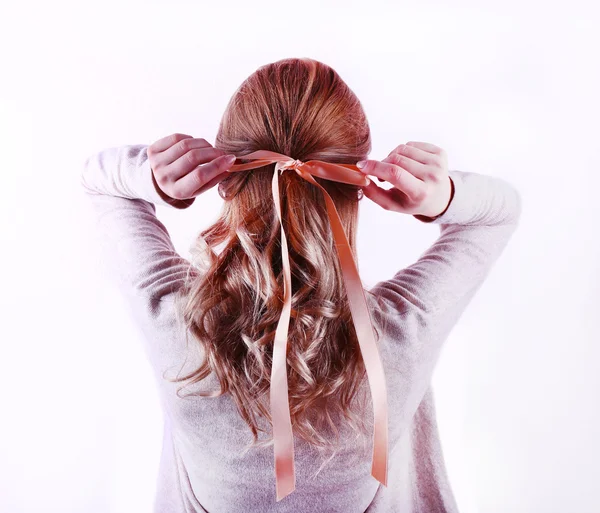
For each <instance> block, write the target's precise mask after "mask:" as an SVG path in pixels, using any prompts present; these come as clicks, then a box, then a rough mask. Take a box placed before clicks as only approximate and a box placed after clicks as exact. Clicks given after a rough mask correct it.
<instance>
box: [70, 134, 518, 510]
mask: <svg viewBox="0 0 600 513" xmlns="http://www.w3.org/2000/svg"><path fill="white" fill-rule="evenodd" d="M450 177H451V178H452V181H453V182H454V197H453V199H452V201H451V203H450V206H449V208H448V209H447V210H446V212H445V213H444V214H443V215H442V216H441V217H439V218H437V219H436V220H434V221H433V223H435V224H438V225H439V226H440V234H439V237H438V238H437V240H436V241H435V242H434V243H433V244H432V245H431V246H430V247H429V248H428V249H427V250H426V251H425V252H424V253H423V254H422V255H421V256H420V258H419V259H418V260H417V261H416V262H415V263H414V264H412V265H410V266H409V267H406V268H404V269H400V270H398V272H397V273H396V274H395V275H394V276H392V277H391V278H390V279H388V280H386V281H381V282H379V283H377V284H376V285H375V286H374V287H372V288H371V289H370V290H371V292H373V293H374V294H376V296H377V297H378V298H379V300H380V304H379V305H376V304H375V303H374V302H373V301H371V308H372V318H373V322H374V323H377V324H378V325H379V326H381V325H382V324H385V333H384V338H383V339H382V341H381V342H380V344H381V345H380V355H381V358H382V361H383V366H384V371H385V374H386V385H387V392H388V407H389V447H390V461H389V479H388V486H387V488H386V487H384V486H383V485H381V484H380V483H379V482H378V481H377V480H375V479H374V478H373V477H372V476H371V474H370V468H371V455H372V438H371V439H370V440H368V441H366V442H365V444H360V445H359V444H357V443H356V442H355V441H353V435H354V434H353V433H349V432H347V431H345V430H344V429H343V427H342V432H341V436H342V440H347V443H346V445H345V446H344V448H343V450H341V451H340V452H339V453H338V454H337V455H336V456H335V458H333V459H332V460H331V461H329V462H328V463H327V464H325V465H324V466H323V467H322V469H321V470H320V471H319V472H318V473H317V471H318V470H319V467H321V464H322V463H323V461H322V460H320V459H319V455H318V453H316V452H315V451H314V450H313V449H312V448H311V447H310V446H308V445H307V444H305V443H304V442H303V441H301V440H298V439H296V440H295V464H296V490H295V491H294V492H292V493H291V494H290V495H288V496H287V497H285V498H284V499H283V500H281V501H279V502H276V500H275V475H274V468H273V449H272V446H271V447H269V448H268V449H252V450H250V451H248V452H246V453H245V454H243V455H242V450H243V449H244V448H245V447H246V445H247V444H248V443H249V442H250V441H251V439H252V437H251V434H250V430H249V428H248V427H247V426H246V424H245V423H244V421H243V420H242V419H241V418H240V416H239V414H238V412H237V409H236V408H235V405H234V402H233V400H232V399H231V396H230V395H228V394H226V395H223V396H221V397H217V398H205V399H202V398H198V397H193V398H181V397H178V396H177V395H176V391H177V388H178V387H179V386H181V383H177V384H173V383H170V382H168V381H166V380H164V379H163V373H165V376H167V377H171V378H173V377H175V376H176V375H177V373H178V371H182V372H183V371H189V370H192V369H193V368H195V367H196V366H197V364H198V363H199V362H200V359H199V353H191V354H187V353H186V346H185V328H184V327H183V326H181V325H180V324H179V323H178V322H177V319H176V316H175V312H174V304H173V294H174V293H175V292H176V291H177V290H178V288H179V287H180V286H181V285H182V283H183V279H184V278H185V276H186V274H187V272H188V271H189V270H190V269H192V270H194V269H195V268H194V267H193V266H192V267H190V266H191V264H190V261H188V260H187V259H186V258H184V257H182V256H181V255H179V254H178V253H177V252H176V251H175V249H174V247H173V244H172V241H171V239H170V237H169V232H168V231H167V229H166V227H165V226H164V224H163V223H162V222H161V221H160V220H159V219H158V218H157V217H156V209H155V205H161V206H167V207H171V208H179V209H183V208H186V207H187V206H189V205H191V203H192V202H193V200H187V201H177V200H175V201H173V202H167V201H166V200H165V198H164V197H163V196H161V195H160V194H159V193H158V191H157V189H156V188H155V185H154V182H153V179H152V172H151V169H150V166H149V162H148V156H147V146H146V145H130V146H123V147H118V148H108V149H105V150H104V151H101V152H99V153H98V154H96V155H93V156H91V157H90V158H89V159H87V161H86V163H85V166H84V167H83V173H82V176H81V183H82V186H83V190H84V193H85V195H86V197H87V199H88V202H89V205H90V208H91V210H90V212H91V213H92V215H93V218H94V223H95V224H94V226H93V228H92V229H93V230H94V231H96V233H97V234H98V237H99V239H100V241H101V247H102V248H103V255H104V256H105V259H106V263H107V266H108V267H107V269H108V270H109V272H110V273H111V275H112V276H113V277H114V279H115V280H116V282H117V283H118V284H119V287H120V290H122V291H123V294H124V295H125V297H126V298H127V302H128V304H129V305H130V306H131V315H132V319H133V321H134V322H135V324H136V325H137V326H139V328H140V329H141V330H142V333H143V336H144V341H145V348H146V354H147V357H148V360H149V362H150V364H151V366H152V369H153V371H154V375H155V377H156V379H157V383H158V389H159V393H160V398H161V405H162V407H163V411H164V439H163V448H162V456H161V461H160V469H159V474H158V479H157V489H156V491H155V507H154V513H184V512H185V513H192V512H209V513H263V512H264V513H267V512H275V511H277V512H294V513H303V512H310V513H324V512H340V513H342V512H343V513H365V512H368V513H384V512H385V513H392V512H394V513H457V512H458V509H457V506H456V503H455V500H454V496H453V493H452V490H451V488H450V486H449V481H448V478H447V475H446V469H445V465H444V459H443V454H442V451H441V446H440V440H439V437H438V431H437V424H436V418H435V407H434V401H433V395H432V388H431V377H432V373H433V371H434V368H435V365H436V362H437V360H438V357H439V354H440V349H441V347H442V345H443V343H444V341H445V340H446V338H447V337H448V334H449V333H450V331H451V330H452V328H453V326H454V325H455V324H456V322H457V320H458V319H459V317H460V316H461V314H462V312H463V311H464V310H465V308H466V307H467V305H468V304H469V302H470V300H471V299H472V298H473V296H474V294H475V293H476V292H477V290H478V289H479V287H480V286H481V284H482V283H483V282H484V280H485V278H486V276H487V275H488V273H489V272H490V270H491V269H492V267H493V264H494V262H495V261H496V260H497V259H498V257H499V256H500V254H501V253H502V251H503V249H504V248H505V247H506V245H507V243H508V241H509V240H510V238H511V235H512V234H513V232H514V231H515V229H516V227H517V223H518V220H519V217H520V213H521V198H520V194H519V192H518V191H517V190H516V189H515V188H514V187H513V186H512V185H511V184H510V183H508V182H506V181H505V180H503V179H500V178H495V177H491V176H486V175H482V174H478V173H472V172H462V171H456V170H451V171H450ZM199 201H201V197H200V200H199ZM419 222H420V221H419ZM367 298H370V296H369V295H367ZM190 342H193V339H192V338H191V335H190ZM186 355H187V358H188V360H187V363H185V364H184V362H185V359H186ZM194 355H196V356H194ZM182 365H183V367H182ZM182 369H183V370H182ZM196 386H197V387H198V388H197V390H200V389H202V390H217V389H218V388H219V385H218V381H217V380H216V378H215V377H214V375H211V376H210V377H209V378H207V379H206V380H205V381H204V382H201V383H200V384H199V385H196ZM186 390H187V389H185V390H184V392H185V391H186ZM363 392H364V393H365V394H366V395H367V397H370V394H369V390H368V385H367V384H366V380H365V386H364V387H363ZM368 403H369V405H370V404H371V403H370V401H368ZM372 416H373V413H372V409H371V408H369V410H368V411H367V412H365V417H366V418H367V419H372ZM261 427H263V428H265V429H267V428H268V425H267V424H266V423H265V422H264V420H263V423H262V424H261ZM269 432H270V431H269ZM260 439H261V440H263V439H265V438H264V437H263V438H260ZM315 474H316V477H315Z"/></svg>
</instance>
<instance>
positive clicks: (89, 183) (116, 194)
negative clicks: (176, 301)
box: [81, 145, 195, 299]
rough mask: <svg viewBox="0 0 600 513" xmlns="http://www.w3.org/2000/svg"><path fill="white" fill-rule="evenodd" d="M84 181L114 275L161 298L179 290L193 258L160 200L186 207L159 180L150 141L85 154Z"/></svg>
mask: <svg viewBox="0 0 600 513" xmlns="http://www.w3.org/2000/svg"><path fill="white" fill-rule="evenodd" d="M81 186H82V187H83V192H84V194H85V197H86V200H87V202H88V205H89V207H90V212H91V219H92V222H93V225H92V229H93V230H94V231H95V235H96V237H98V239H99V243H100V247H101V249H102V256H103V260H105V263H106V269H107V271H108V273H109V275H110V276H109V278H111V279H113V280H114V281H115V282H116V284H117V285H118V286H119V287H120V288H121V290H123V291H124V292H125V293H127V294H133V295H137V296H142V297H145V298H147V299H160V297H162V296H163V295H165V294H168V293H169V292H172V291H174V290H175V289H176V288H177V285H178V284H180V283H181V280H182V279H183V278H184V277H185V276H186V273H187V272H188V270H189V267H190V263H189V261H188V260H186V259H185V258H183V257H182V256H180V255H179V254H178V253H177V252H176V250H175V248H174V246H173V243H172V241H171V237H170V235H169V232H168V230H167V228H166V227H165V225H164V224H163V223H162V222H161V221H160V220H159V219H158V218H157V217H156V208H155V205H162V206H168V207H171V208H177V209H184V208H187V207H189V206H190V205H191V204H192V203H193V202H194V200H195V198H191V199H187V200H178V199H174V198H170V197H168V196H167V195H166V194H165V193H164V192H162V191H161V190H160V189H159V188H158V185H157V184H156V182H155V180H154V176H153V173H152V169H151V167H150V163H149V161H148V154H147V146H145V145H130V146H122V147H114V148H108V149H105V150H103V151H100V152H99V153H96V154H95V155H92V156H90V157H89V158H87V159H86V161H85V164H84V166H83V171H82V174H81Z"/></svg>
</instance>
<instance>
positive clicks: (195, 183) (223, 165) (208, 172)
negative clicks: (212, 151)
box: [170, 155, 233, 199]
mask: <svg viewBox="0 0 600 513" xmlns="http://www.w3.org/2000/svg"><path fill="white" fill-rule="evenodd" d="M231 166H233V162H228V161H227V156H226V155H222V156H220V157H217V158H215V159H213V160H211V161H210V162H207V163H205V164H202V165H200V166H197V167H196V168H195V169H194V170H192V171H191V172H190V173H188V174H186V175H185V176H183V177H182V178H180V179H179V180H177V181H176V182H175V183H174V184H173V185H171V187H170V195H171V196H172V197H174V198H177V199H188V198H192V197H195V196H197V195H198V194H200V192H203V191H205V190H207V189H208V188H209V184H211V183H213V181H214V180H215V179H216V178H218V177H219V175H227V176H228V175H229V173H227V170H228V169H229V168H231ZM223 178H224V176H221V177H220V179H223ZM219 181H220V180H219ZM214 183H216V182H214ZM214 183H213V185H214Z"/></svg>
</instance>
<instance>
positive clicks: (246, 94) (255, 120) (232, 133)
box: [170, 58, 379, 450]
mask: <svg viewBox="0 0 600 513" xmlns="http://www.w3.org/2000/svg"><path fill="white" fill-rule="evenodd" d="M215 147H217V148H219V149H222V150H224V151H226V152H227V153H234V154H236V155H237V156H238V158H241V159H243V155H246V154H248V153H251V152H253V151H256V150H259V149H264V150H271V151H275V152H278V153H283V154H285V155H288V156H290V157H292V158H294V159H300V160H303V161H306V160H310V159H321V160H325V161H329V162H337V163H349V164H354V163H355V162H356V161H358V160H361V159H365V158H367V155H368V153H369V152H370V150H371V138H370V130H369V126H368V123H367V119H366V116H365V113H364V111H363V109H362V106H361V104H360V102H359V100H358V99H357V97H356V96H355V94H354V93H353V92H352V91H351V90H350V88H349V87H348V86H347V85H346V83H345V82H344V81H343V80H342V79H341V78H340V76H339V75H338V74H337V72H336V71H334V70H333V69H332V68H330V67H329V66H327V65H325V64H323V63H321V62H318V61H315V60H313V59H308V58H301V59H295V58H293V59H283V60H280V61H277V62H274V63H271V64H268V65H265V66H262V67H260V68H259V69H258V70H257V71H255V72H254V73H253V74H252V75H251V76H249V77H248V78H247V79H246V80H245V81H244V82H243V83H242V85H241V86H240V87H239V88H238V90H237V91H236V92H235V93H234V95H233V96H232V98H231V100H230V101H229V104H228V106H227V108H226V111H225V113H224V115H223V118H222V120H221V124H220V126H219V130H218V133H217V137H216V144H215ZM273 169H274V164H269V165H266V166H263V167H261V168H257V169H252V170H247V171H240V172H235V173H231V174H230V176H228V177H226V178H225V179H224V180H223V181H221V182H220V183H219V186H218V187H219V193H220V195H221V196H222V197H223V199H224V200H225V202H224V206H223V210H222V212H221V214H220V217H219V218H218V220H217V221H216V222H215V223H213V224H212V225H211V226H210V227H209V228H207V229H206V230H204V231H202V232H201V233H200V236H199V237H198V240H197V241H196V246H195V247H194V248H193V250H192V253H193V254H196V255H203V258H204V262H200V261H199V260H198V261H195V262H194V263H195V266H196V267H198V268H199V267H203V268H204V269H203V272H202V273H198V274H194V275H190V276H191V278H190V276H188V279H187V280H186V283H185V285H184V286H182V287H181V289H180V290H179V291H178V295H177V309H178V315H179V316H180V318H181V319H182V320H183V322H184V323H185V325H186V327H187V328H188V331H189V332H190V333H191V334H192V335H193V337H194V339H195V341H196V342H197V343H198V344H199V345H200V346H201V348H202V352H203V355H204V360H203V361H202V364H201V365H200V367H199V368H197V369H195V370H194V371H192V372H189V373H187V374H186V375H184V376H181V377H179V378H177V379H171V380H170V381H175V382H180V381H187V382H189V384H194V383H198V382H199V381H201V380H203V379H204V378H206V377H207V376H208V375H210V374H211V372H214V373H215V375H216V376H217V378H218V380H219V383H220V385H221V390H220V391H219V392H214V393H197V394H192V395H200V396H202V397H214V396H215V395H222V394H224V393H226V392H229V393H231V395H232V397H233V399H234V401H235V404H236V405H237V408H238V411H239V413H240V415H241V417H242V418H243V419H244V421H245V422H246V423H247V424H248V426H249V427H250V430H251V432H252V435H253V442H252V446H255V445H256V446H267V445H270V444H272V438H271V439H269V440H268V442H267V443H264V442H261V443H258V442H257V440H258V431H264V430H261V429H260V428H259V427H258V424H257V422H256V416H257V415H258V416H262V417H264V418H266V419H268V420H269V422H271V421H272V419H271V415H270V408H269V386H270V378H271V361H272V354H273V353H272V351H273V341H274V338H275V329H276V326H277V322H278V320H279V316H280V315H281V311H282V307H283V297H284V294H283V265H282V259H281V228H280V225H279V220H278V218H277V213H276V210H275V204H274V201H273V197H272V190H271V180H272V176H273ZM315 179H316V180H317V181H318V182H319V183H320V184H321V185H322V186H323V187H324V188H325V189H326V190H327V191H328V193H329V194H330V195H331V197H332V199H333V201H334V202H335V205H336V208H337V210H338V213H339V215H340V218H341V220H342V224H343V226H344V230H345V232H346V236H347V238H348V241H349V243H350V247H351V249H352V252H353V255H354V258H355V261H356V260H357V258H356V228H357V221H358V202H359V200H360V199H361V198H362V190H361V189H360V187H358V186H354V185H349V184H342V183H338V182H331V181H328V180H323V179H320V178H318V177H315ZM279 183H280V191H281V192H280V194H281V207H282V217H283V226H284V228H285V232H286V235H287V239H288V248H289V256H290V266H291V273H292V309H291V319H290V325H289V332H288V348H287V367H288V393H289V404H290V413H291V418H292V426H293V430H294V434H295V436H298V437H300V438H302V439H304V440H306V441H307V442H309V443H310V444H311V445H314V446H315V447H317V448H318V449H319V450H321V449H324V448H331V447H332V446H335V442H334V443H333V444H332V443H331V440H330V437H328V436H325V435H324V434H323V433H322V432H321V428H323V429H326V428H327V427H331V428H332V430H333V432H335V433H336V434H337V433H338V430H337V429H336V420H337V419H338V418H340V417H343V418H344V419H346V421H347V422H348V423H349V424H350V425H351V426H352V429H353V430H354V431H355V432H357V433H358V434H359V435H360V434H363V435H365V436H368V433H369V432H370V428H371V426H372V425H367V426H366V425H365V424H364V419H365V415H364V412H365V405H364V404H361V403H359V402H358V395H357V394H358V391H359V386H360V385H361V384H363V382H364V380H365V379H366V372H365V367H364V362H363V359H362V356H361V352H360V347H359V344H358V340H357V338H356V331H355V329H354V324H353V320H352V316H351V314H350V309H349V305H348V298H347V294H346V290H345V286H344V282H343V277H342V273H341V268H340V265H339V261H338V256H337V251H336V248H335V244H334V240H333V236H332V232H331V228H330V225H329V218H328V216H327V210H326V205H325V200H324V198H323V193H322V191H321V190H319V189H318V188H317V187H315V186H314V185H313V184H311V183H309V182H307V181H306V180H304V179H303V178H301V177H300V176H298V175H297V174H296V173H295V172H294V171H293V170H286V171H284V172H283V173H282V174H281V176H280V177H279ZM218 246H222V251H221V252H220V253H219V254H217V252H216V248H217V247H218ZM365 293H366V295H367V296H369V295H370V292H369V291H365ZM375 331H376V338H377V340H379V332H378V331H377V329H375ZM179 390H181V389H179ZM353 406H356V408H357V409H356V411H354V410H353ZM336 441H337V438H336Z"/></svg>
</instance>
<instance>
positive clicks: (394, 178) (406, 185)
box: [361, 157, 425, 199]
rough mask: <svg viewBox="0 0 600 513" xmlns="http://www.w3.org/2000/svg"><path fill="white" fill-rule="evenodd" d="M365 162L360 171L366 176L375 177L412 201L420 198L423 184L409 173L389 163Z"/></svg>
mask: <svg viewBox="0 0 600 513" xmlns="http://www.w3.org/2000/svg"><path fill="white" fill-rule="evenodd" d="M388 158H389V157H388ZM365 162H366V164H365V166H364V167H363V169H361V171H362V172H363V173H365V174H366V175H371V176H376V177H377V178H381V179H382V180H385V181H387V182H389V183H391V184H392V185H393V186H394V187H396V188H397V189H399V190H400V191H401V192H403V193H405V194H406V195H407V196H409V197H410V198H413V199H414V198H418V197H420V196H421V194H422V193H423V189H424V187H425V183H424V182H423V181H422V180H420V179H419V178H417V177H416V176H414V175H413V174H411V173H410V171H407V170H406V169H404V168H402V167H400V166H397V165H396V164H393V163H391V162H383V161H379V160H366V161H365ZM420 165H422V164H420Z"/></svg>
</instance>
